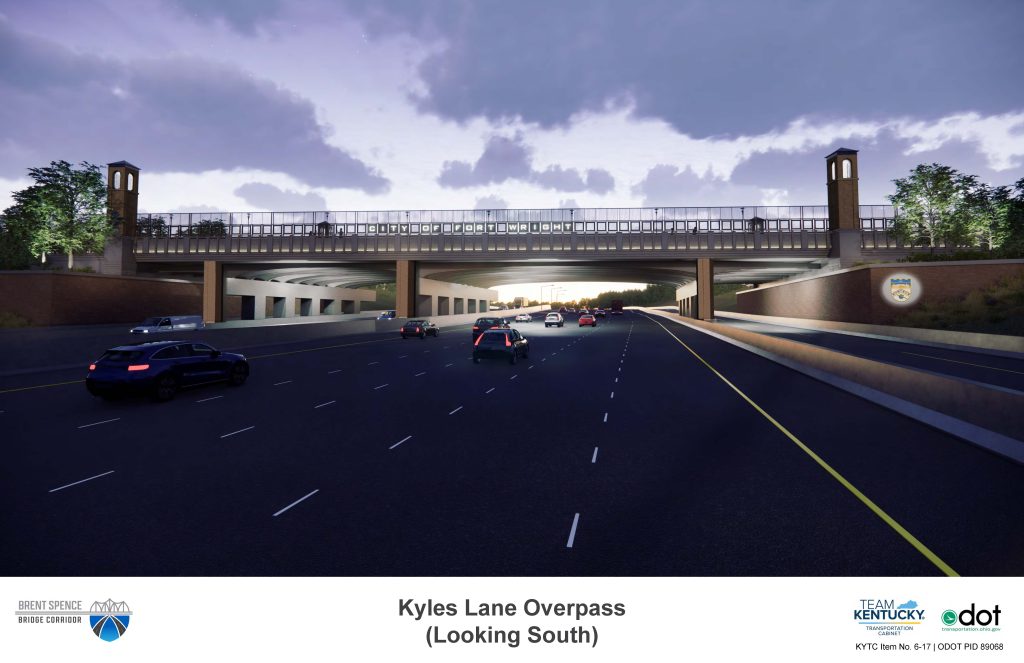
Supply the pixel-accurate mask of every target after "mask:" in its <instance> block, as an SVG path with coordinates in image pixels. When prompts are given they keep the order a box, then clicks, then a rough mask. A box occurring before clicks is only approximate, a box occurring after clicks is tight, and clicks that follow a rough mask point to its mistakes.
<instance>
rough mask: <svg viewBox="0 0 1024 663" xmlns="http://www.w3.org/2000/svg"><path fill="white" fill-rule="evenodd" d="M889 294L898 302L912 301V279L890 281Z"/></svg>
mask: <svg viewBox="0 0 1024 663" xmlns="http://www.w3.org/2000/svg"><path fill="white" fill-rule="evenodd" d="M889 292H891V293H892V298H893V299H895V300H896V301H898V302H905V301H909V300H910V293H911V290H910V279H889Z"/></svg>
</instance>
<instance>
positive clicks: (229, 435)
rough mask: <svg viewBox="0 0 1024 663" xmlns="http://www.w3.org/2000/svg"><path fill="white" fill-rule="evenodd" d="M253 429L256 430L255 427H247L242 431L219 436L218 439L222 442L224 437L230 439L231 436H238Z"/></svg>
mask: <svg viewBox="0 0 1024 663" xmlns="http://www.w3.org/2000/svg"><path fill="white" fill-rule="evenodd" d="M253 428H256V427H255V426H249V427H248V428H243V429H242V430H236V431H235V432H234V433H228V434H227V435H221V436H220V439H222V440H223V439H224V438H225V437H231V436H232V435H238V434H239V433H244V432H245V431H247V430H252V429H253Z"/></svg>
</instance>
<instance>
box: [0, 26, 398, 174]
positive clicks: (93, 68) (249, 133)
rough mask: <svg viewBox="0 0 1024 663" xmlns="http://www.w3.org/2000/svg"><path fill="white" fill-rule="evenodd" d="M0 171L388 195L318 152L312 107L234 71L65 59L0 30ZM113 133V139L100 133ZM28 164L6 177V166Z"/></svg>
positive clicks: (339, 154)
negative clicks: (223, 179) (75, 164)
mask: <svg viewBox="0 0 1024 663" xmlns="http://www.w3.org/2000/svg"><path fill="white" fill-rule="evenodd" d="M0 63H2V64H0V97H3V99H4V103H3V104H0V127H2V129H0V164H2V166H3V167H4V168H8V169H13V170H12V171H9V172H0V175H13V174H15V173H17V174H20V172H18V171H20V170H23V169H24V168H27V167H28V166H32V165H38V164H40V163H47V162H49V161H50V160H52V159H58V158H63V159H67V160H69V161H80V160H82V159H86V160H95V161H99V162H103V161H114V160H117V159H127V160H129V161H131V162H132V163H135V164H137V165H139V166H141V167H142V168H143V169H147V170H154V171H157V172H169V171H186V172H194V171H201V170H213V169H225V170H230V169H236V168H250V169H260V170H265V171H271V172H283V173H286V174H288V175H291V176H292V177H294V178H295V179H297V180H300V181H302V182H304V183H306V184H309V185H311V186H322V187H331V188H349V189H359V190H362V191H365V192H367V193H372V194H380V193H384V192H386V191H387V190H388V189H389V186H390V183H389V181H388V180H387V179H386V178H384V177H383V176H382V175H381V174H380V173H378V172H377V171H376V170H375V169H373V168H372V167H370V166H369V165H367V164H366V163H364V162H363V161H361V160H359V159H357V158H356V157H354V156H352V155H351V154H349V153H347V152H345V151H344V150H342V149H340V148H338V147H335V146H333V145H331V144H329V143H328V142H327V140H326V139H327V133H328V128H327V127H324V126H322V125H320V124H319V123H318V122H317V120H316V115H315V112H314V108H313V104H312V103H311V102H309V101H308V100H306V99H302V98H299V97H298V96H296V95H295V94H292V93H290V92H288V91H287V90H284V89H282V88H280V87H278V86H276V85H274V84H273V83H270V82H268V81H265V80H260V79H257V78H255V77H253V76H252V75H250V74H247V73H245V72H243V71H240V70H238V69H235V68H233V67H229V66H226V65H220V64H216V63H212V62H209V61H204V60H199V59H195V58H185V57H169V58H165V59H147V60H140V61H135V62H131V63H125V62H121V61H118V60H113V59H106V58H99V57H96V56H92V55H88V54H77V53H73V52H72V51H70V50H68V49H66V48H64V47H62V46H61V45H59V44H57V43H55V42H51V41H48V40H44V39H41V38H38V37H34V36H29V35H27V34H23V33H19V32H17V31H16V30H14V29H13V28H12V27H11V25H10V23H9V22H8V21H6V20H4V19H3V18H0ZM114 127H116V129H112V128H114ZM14 154H16V155H18V156H19V158H21V159H31V161H30V162H28V163H25V164H23V165H21V166H20V167H17V168H14V164H13V163H12V161H11V159H10V158H9V155H14Z"/></svg>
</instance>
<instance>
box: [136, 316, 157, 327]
mask: <svg viewBox="0 0 1024 663" xmlns="http://www.w3.org/2000/svg"><path fill="white" fill-rule="evenodd" d="M161 320H163V318H146V319H145V320H143V321H142V324H140V325H139V326H140V327H156V326H157V325H158V324H160V321H161Z"/></svg>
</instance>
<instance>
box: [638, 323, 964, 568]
mask: <svg viewBox="0 0 1024 663" xmlns="http://www.w3.org/2000/svg"><path fill="white" fill-rule="evenodd" d="M647 318H648V319H649V320H651V321H652V322H654V323H655V324H656V325H658V326H659V327H661V328H662V329H664V330H665V332H666V333H667V334H668V335H669V336H671V337H672V338H674V339H675V340H676V342H677V343H679V344H680V345H682V346H683V347H684V348H686V349H687V350H689V351H690V354H692V355H693V356H694V357H696V358H697V359H698V360H699V361H700V363H702V364H704V365H705V366H707V367H708V369H710V370H711V372H712V373H714V374H715V375H717V376H718V377H719V378H720V379H721V380H722V382H724V383H726V384H727V385H729V387H731V388H732V390H733V391H735V392H736V393H737V394H739V395H740V397H741V398H742V399H743V400H745V401H746V402H747V403H749V404H750V405H751V407H753V408H754V409H755V410H757V411H758V412H759V413H761V416H763V417H764V418H765V419H767V420H768V421H770V422H772V424H773V425H774V426H775V427H776V428H778V429H779V430H780V431H782V434H783V435H785V436H786V437H788V438H789V439H790V440H791V441H792V442H793V443H794V444H796V446H798V447H800V449H802V450H803V451H804V453H806V454H807V455H808V456H810V457H811V458H812V459H814V462H816V463H817V464H818V465H820V466H821V467H822V468H823V469H824V470H825V471H826V472H828V473H829V474H831V475H832V478H834V479H835V480H836V481H838V482H839V483H840V484H842V485H843V487H844V488H846V489H847V490H848V491H850V492H851V493H853V495H854V497H856V498H857V499H859V500H860V501H861V502H862V503H863V504H864V505H865V506H866V507H868V508H869V509H871V510H872V511H873V512H874V513H875V515H876V516H878V517H879V518H881V519H882V520H883V521H884V522H885V524H887V525H888V526H889V527H891V528H893V530H895V531H896V533H897V534H899V535H900V536H902V537H903V538H904V539H905V540H906V541H907V542H908V543H909V544H910V545H912V546H914V548H916V549H917V551H918V552H919V553H921V554H922V555H924V556H925V557H926V558H927V559H928V561H929V562H931V563H932V564H934V565H935V566H937V567H938V568H939V570H941V571H942V572H943V573H945V574H946V575H947V576H952V577H959V576H960V574H959V573H957V572H956V571H954V570H953V568H952V567H951V566H950V565H949V564H946V563H945V562H944V561H942V559H941V558H940V557H939V556H938V555H936V554H935V553H933V552H932V551H931V550H930V549H929V548H928V546H926V545H924V544H923V543H921V542H920V541H919V540H918V539H917V537H915V536H914V535H913V534H911V533H910V532H908V531H907V530H906V529H905V528H904V527H903V526H902V525H900V524H899V523H898V522H896V520H895V519H894V518H893V517H892V516H890V515H889V514H887V513H886V512H885V511H884V510H882V507H880V506H878V505H877V504H875V503H874V502H872V501H871V499H869V498H868V496H867V495H865V494H864V493H862V492H860V491H859V490H857V488H856V487H855V486H854V485H853V484H852V483H850V482H849V481H847V480H846V478H845V477H844V476H843V475H841V474H839V472H837V471H836V470H835V469H833V468H832V466H831V465H829V464H828V463H826V462H825V461H824V460H823V459H822V458H821V457H820V456H819V455H818V454H816V453H814V452H813V451H811V449H810V448H808V446H807V445H806V444H804V443H803V442H801V441H800V440H799V439H798V438H797V437H796V435H793V433H791V432H789V430H788V429H787V428H786V427H785V426H783V425H782V424H780V423H779V422H778V421H776V420H775V419H774V418H773V417H772V416H771V415H770V414H768V413H767V412H765V411H764V409H763V408H762V407H761V406H760V405H758V404H757V403H755V402H754V401H753V400H751V399H750V397H749V396H747V395H746V394H745V393H743V392H742V391H741V390H740V389H739V387H737V386H736V385H734V384H733V383H732V382H729V380H728V379H727V378H726V377H725V376H724V375H722V374H721V373H719V372H718V371H717V370H715V367H714V366H712V365H711V364H709V363H708V362H706V361H705V360H704V358H703V357H701V356H700V355H699V354H697V353H696V352H695V351H694V349H693V348H691V347H690V346H689V345H687V344H686V343H684V342H683V341H682V340H681V339H680V338H679V337H678V336H676V335H675V334H673V333H672V332H671V331H669V329H668V327H666V326H665V325H663V324H661V323H660V322H658V321H657V320H654V318H651V317H650V316H647Z"/></svg>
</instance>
